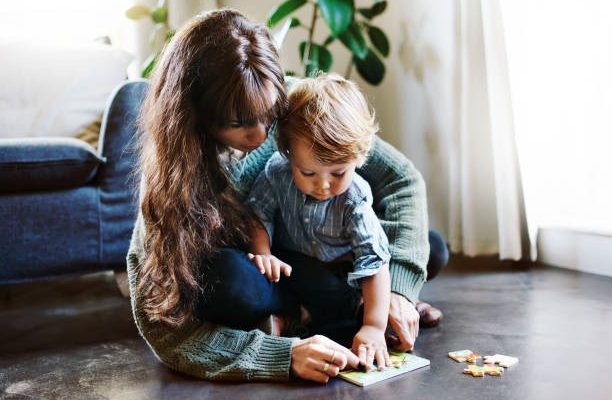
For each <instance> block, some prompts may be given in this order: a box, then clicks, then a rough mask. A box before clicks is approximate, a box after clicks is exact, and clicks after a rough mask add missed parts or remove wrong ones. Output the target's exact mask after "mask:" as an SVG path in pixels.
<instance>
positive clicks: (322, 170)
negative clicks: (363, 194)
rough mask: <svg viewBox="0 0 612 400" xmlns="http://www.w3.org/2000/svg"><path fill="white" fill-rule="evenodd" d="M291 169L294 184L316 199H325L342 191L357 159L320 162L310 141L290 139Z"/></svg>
mask: <svg viewBox="0 0 612 400" xmlns="http://www.w3.org/2000/svg"><path fill="white" fill-rule="evenodd" d="M290 146H291V170H292V173H293V181H294V183H295V186H297V188H298V189H299V190H300V191H301V192H302V193H304V194H306V195H308V196H311V197H313V198H315V199H317V200H320V201H322V200H327V199H329V198H331V197H334V196H337V195H339V194H342V193H344V192H345V191H346V190H347V189H348V188H349V186H350V185H351V182H352V181H353V174H354V173H355V168H356V167H357V161H356V160H355V161H351V162H348V163H343V164H321V163H320V162H319V161H317V160H316V159H315V158H314V156H313V153H312V149H311V145H310V143H307V142H305V141H304V140H292V141H291V145H290Z"/></svg>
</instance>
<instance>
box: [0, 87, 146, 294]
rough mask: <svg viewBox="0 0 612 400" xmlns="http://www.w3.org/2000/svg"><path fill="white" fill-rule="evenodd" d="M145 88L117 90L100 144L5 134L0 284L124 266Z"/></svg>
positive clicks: (0, 172)
mask: <svg viewBox="0 0 612 400" xmlns="http://www.w3.org/2000/svg"><path fill="white" fill-rule="evenodd" d="M146 90H147V83H146V82H144V81H140V82H126V83H125V84H123V85H121V86H120V87H119V88H117V89H116V91H115V92H114V93H113V95H112V96H111V99H110V101H109V103H108V106H107V108H106V110H105V113H104V117H103V122H102V130H101V132H100V139H99V145H98V150H95V149H94V148H93V147H91V146H89V145H88V144H87V143H85V142H83V141H80V140H78V139H73V138H51V137H49V138H27V139H25V138H24V139H4V140H0V221H1V222H0V283H12V282H20V281H27V280H32V279H37V278H48V277H52V276H60V275H68V274H81V273H89V272H96V271H104V270H115V271H121V270H125V256H126V253H127V249H128V245H129V240H130V235H131V232H132V228H133V225H134V220H135V213H136V193H135V188H137V187H138V182H137V175H136V174H134V171H135V165H136V162H137V158H138V155H137V152H136V148H135V145H136V132H137V118H138V112H139V110H140V105H141V103H142V100H143V97H144V94H145V92H146Z"/></svg>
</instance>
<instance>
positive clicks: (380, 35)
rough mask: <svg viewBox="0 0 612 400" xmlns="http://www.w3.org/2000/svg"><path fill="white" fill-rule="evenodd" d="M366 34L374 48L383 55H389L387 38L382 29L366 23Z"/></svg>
mask: <svg viewBox="0 0 612 400" xmlns="http://www.w3.org/2000/svg"><path fill="white" fill-rule="evenodd" d="M368 36H369V37H370V41H371V42H372V44H373V45H374V48H375V49H376V50H378V51H379V52H380V54H382V55H383V56H385V57H387V56H388V55H389V39H387V35H386V34H385V32H383V30H382V29H380V28H378V27H376V26H371V25H368Z"/></svg>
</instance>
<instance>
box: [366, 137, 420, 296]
mask: <svg viewBox="0 0 612 400" xmlns="http://www.w3.org/2000/svg"><path fill="white" fill-rule="evenodd" d="M357 172H358V173H359V175H361V176H362V177H363V178H365V180H366V181H367V182H368V183H369V184H370V187H371V188H372V194H373V196H374V203H373V205H372V208H373V209H374V211H375V212H376V215H377V216H378V218H379V220H380V223H381V225H382V227H383V230H384V231H385V234H386V235H387V238H388V240H389V250H390V252H391V261H390V263H389V273H390V276H391V291H392V292H395V293H399V294H401V295H402V296H404V297H405V298H406V299H408V300H409V301H410V302H412V303H414V302H416V300H417V299H418V296H419V292H420V290H421V288H422V286H423V283H424V282H425V279H426V274H427V272H426V271H427V269H426V268H427V259H428V257H429V241H428V238H427V232H428V223H427V200H426V191H425V183H424V182H423V178H422V177H421V174H420V173H419V172H418V171H417V170H416V168H415V167H414V165H412V163H411V162H410V161H409V160H408V159H407V158H406V157H405V156H404V155H403V154H401V153H400V152H399V151H397V150H396V149H395V148H394V147H393V146H391V145H390V144H388V143H386V142H385V141H383V140H382V139H380V138H379V137H376V138H375V140H374V143H373V146H372V149H371V151H370V154H369V156H368V159H367V161H366V164H365V165H364V166H363V167H362V168H360V169H359V170H358V171H357Z"/></svg>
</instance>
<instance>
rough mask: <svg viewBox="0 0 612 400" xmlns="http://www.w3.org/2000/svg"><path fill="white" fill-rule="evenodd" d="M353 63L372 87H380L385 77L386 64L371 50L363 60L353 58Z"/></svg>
mask: <svg viewBox="0 0 612 400" xmlns="http://www.w3.org/2000/svg"><path fill="white" fill-rule="evenodd" d="M353 62H354V63H355V67H356V68H357V72H359V75H361V77H362V78H363V79H365V80H366V82H368V83H370V84H372V85H378V84H379V83H380V82H382V80H383V78H384V77H385V64H383V62H382V61H381V60H380V58H378V56H377V55H376V53H374V52H373V51H372V50H371V49H368V51H367V55H366V57H365V58H364V59H363V60H360V59H359V58H357V57H353Z"/></svg>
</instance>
